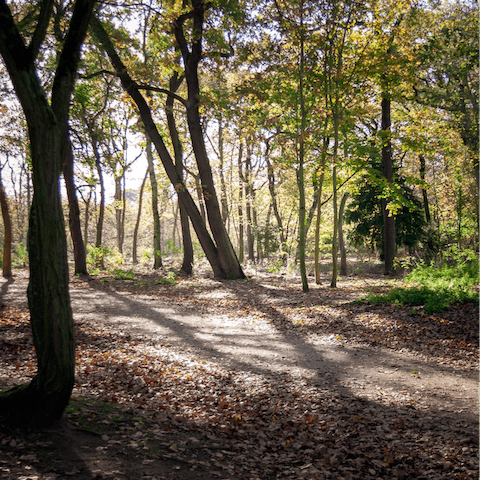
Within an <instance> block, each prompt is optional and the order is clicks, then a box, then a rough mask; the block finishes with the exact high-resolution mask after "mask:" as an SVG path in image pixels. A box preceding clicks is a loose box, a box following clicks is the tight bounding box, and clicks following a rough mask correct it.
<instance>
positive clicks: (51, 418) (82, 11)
mask: <svg viewBox="0 0 480 480" xmlns="http://www.w3.org/2000/svg"><path fill="white" fill-rule="evenodd" d="M94 3H95V2H94V1H93V0H77V2H76V3H75V6H74V11H73V15H72V17H71V20H70V25H69V29H68V33H67V36H66V38H65V41H64V44H63V49H62V52H61V54H60V57H59V59H58V66H57V69H56V72H55V78H54V82H53V88H52V94H51V103H52V104H51V105H49V103H48V100H47V95H46V93H45V91H44V89H43V88H42V86H41V85H40V81H39V79H38V78H39V77H38V75H37V72H36V67H35V56H36V54H37V53H38V51H39V50H40V46H41V43H42V40H43V38H44V36H45V34H46V31H47V27H48V23H49V19H50V16H51V12H52V8H51V7H52V5H53V2H44V3H42V7H46V8H45V9H44V8H41V9H40V12H39V19H38V25H37V30H36V31H35V35H33V38H32V43H31V44H30V46H29V47H26V46H25V43H24V39H23V38H22V37H21V36H20V34H19V32H18V30H17V27H16V25H15V22H14V20H13V17H12V15H11V12H10V10H9V8H8V7H7V6H6V4H5V2H3V1H2V2H0V32H2V33H1V35H0V53H1V54H2V57H3V59H4V63H5V65H6V67H7V69H8V72H9V74H10V78H11V80H12V83H13V85H14V88H15V92H16V94H17V96H18V98H19V100H20V103H21V104H22V108H23V111H24V113H25V117H26V121H27V126H28V133H29V138H30V153H31V163H32V172H33V186H34V196H33V202H32V207H31V209H30V220H29V231H28V249H29V260H30V281H29V285H28V290H27V296H28V306H29V309H30V323H31V327H32V334H33V343H34V345H35V353H36V357H37V373H36V375H35V377H34V378H33V379H32V380H31V381H30V383H28V384H26V385H23V386H20V387H15V388H13V389H11V390H8V391H6V392H2V394H0V414H1V415H3V416H6V417H7V418H9V419H10V420H11V421H15V422H18V423H20V424H23V425H26V426H29V427H30V428H32V427H33V428H35V427H44V426H49V425H52V424H54V423H55V422H56V421H58V420H59V419H60V418H61V416H62V414H63V411H64V409H65V407H66V406H67V404H68V401H69V398H70V394H71V392H72V388H73V385H74V381H75V342H74V330H73V318H72V311H71V308H70V297H69V291H68V261H67V241H66V235H65V224H64V218H63V211H62V205H61V201H60V192H59V176H60V173H61V170H62V165H63V163H64V161H65V156H64V147H65V146H64V145H62V141H64V140H65V138H66V134H67V133H66V132H68V114H69V108H70V98H71V94H72V92H73V88H74V82H75V78H76V70H77V66H78V62H79V59H80V46H81V44H82V43H83V39H84V37H85V34H86V30H87V27H88V22H89V20H90V17H91V14H92V11H93V6H94ZM49 6H50V8H49ZM42 31H43V33H42ZM37 34H38V35H37ZM34 43H35V44H34Z"/></svg>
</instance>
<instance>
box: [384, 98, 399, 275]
mask: <svg viewBox="0 0 480 480" xmlns="http://www.w3.org/2000/svg"><path fill="white" fill-rule="evenodd" d="M390 110H391V106H390V97H389V95H388V94H387V93H385V92H384V93H383V94H382V133H383V135H384V138H383V145H382V174H383V176H384V178H385V179H386V181H387V183H389V184H390V183H392V182H393V158H392V141H391V130H390V129H391V124H392V123H391V112H390ZM388 200H389V199H388V198H384V199H382V211H383V230H384V231H383V235H384V242H383V254H384V256H385V267H384V273H385V275H390V274H391V273H392V272H393V260H394V258H395V246H396V244H395V217H394V216H393V214H392V212H390V211H389V210H388Z"/></svg>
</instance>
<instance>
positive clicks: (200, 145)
mask: <svg viewBox="0 0 480 480" xmlns="http://www.w3.org/2000/svg"><path fill="white" fill-rule="evenodd" d="M207 8H208V6H207V3H206V2H205V1H204V0H191V5H190V8H189V10H188V11H187V13H183V14H181V15H179V16H178V17H177V18H176V19H175V20H174V22H173V27H174V34H175V39H176V41H177V44H178V46H179V48H180V52H181V54H182V58H183V65H184V70H185V80H186V82H187V91H188V98H187V101H186V103H185V106H186V112H187V124H188V129H189V132H190V138H191V141H192V147H193V151H194V153H195V159H196V161H197V167H198V172H199V174H200V178H201V181H202V190H203V198H204V200H205V206H206V209H207V215H208V223H209V225H210V229H211V231H212V235H213V238H214V239H215V242H216V244H217V247H218V257H219V260H220V263H221V265H222V268H223V270H224V271H225V272H226V274H227V276H228V278H231V279H241V278H245V274H244V273H243V270H242V267H241V265H240V262H239V261H238V258H237V255H236V253H235V250H234V248H233V245H232V243H231V241H230V238H229V236H228V233H227V229H226V226H225V223H224V222H223V219H222V214H221V210H220V204H219V201H218V197H217V193H216V191H215V185H214V181H213V175H212V169H211V166H210V162H209V159H208V155H207V150H206V147H205V139H204V136H203V130H202V124H201V120H200V110H199V99H200V83H199V77H198V68H199V64H200V62H201V60H202V58H203V52H202V39H203V29H204V23H205V13H206V11H207ZM188 20H191V23H192V25H191V30H190V31H187V28H186V23H187V21H188ZM187 39H190V44H189V42H188V40H187Z"/></svg>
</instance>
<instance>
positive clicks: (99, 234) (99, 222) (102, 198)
mask: <svg viewBox="0 0 480 480" xmlns="http://www.w3.org/2000/svg"><path fill="white" fill-rule="evenodd" d="M90 136H91V140H92V148H93V152H94V154H95V166H96V167H97V173H98V178H99V181H100V212H99V214H98V220H97V234H96V238H95V247H96V248H102V236H103V220H104V218H105V185H104V182H103V170H102V163H101V160H100V152H99V150H98V142H97V138H96V134H95V133H94V132H93V129H92V130H91V132H90ZM96 267H98V268H102V269H104V268H105V259H104V258H103V253H102V254H101V255H100V259H99V260H98V262H97V265H96Z"/></svg>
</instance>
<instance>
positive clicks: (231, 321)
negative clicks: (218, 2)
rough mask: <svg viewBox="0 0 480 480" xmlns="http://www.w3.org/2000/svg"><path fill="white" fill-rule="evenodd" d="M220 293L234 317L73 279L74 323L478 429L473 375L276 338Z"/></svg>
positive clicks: (353, 348)
mask: <svg viewBox="0 0 480 480" xmlns="http://www.w3.org/2000/svg"><path fill="white" fill-rule="evenodd" d="M222 286H223V284H221V283H219V282H214V281H212V285H211V289H210V290H209V292H208V296H209V301H210V302H212V303H213V305H214V304H215V302H222V304H223V305H225V304H227V305H228V302H229V301H231V302H232V309H231V311H230V312H228V307H227V309H226V313H215V311H213V312H212V311H205V309H204V308H203V307H202V306H200V305H199V306H198V308H196V307H195V304H194V303H193V305H192V303H189V304H188V305H184V304H182V302H181V301H176V300H175V298H172V299H171V300H166V298H167V297H164V298H158V297H157V296H154V295H151V294H145V295H141V294H136V295H134V294H132V293H130V292H128V291H115V290H114V289H113V288H110V287H109V285H108V284H101V283H100V282H99V281H98V280H94V281H91V282H85V281H80V280H77V279H73V280H72V285H71V299H72V308H73V312H74V319H75V321H76V322H77V323H81V322H82V321H84V320H86V319H89V320H92V319H95V321H96V322H97V323H98V324H101V323H111V324H113V325H116V326H117V327H118V328H120V329H123V330H127V331H129V332H130V333H135V334H136V335H138V336H139V337H141V338H142V341H145V342H147V343H148V344H150V345H153V346H155V345H157V344H158V345H164V344H169V345H171V351H172V355H179V356H180V357H186V356H191V357H195V358H198V359H205V360H209V361H213V362H215V363H218V364H219V365H221V366H222V367H223V368H226V369H235V370H238V371H242V372H244V373H245V374H246V375H247V377H248V375H250V374H255V375H261V376H263V377H266V378H272V379H274V378H278V377H281V376H282V375H283V376H284V375H285V374H288V375H289V376H291V377H294V378H299V379H301V378H302V377H306V378H308V379H310V380H311V381H312V382H313V383H314V384H315V383H316V384H318V385H319V386H324V387H328V388H329V389H331V390H332V392H336V391H337V392H339V393H341V394H347V395H355V396H357V397H363V398H366V399H369V400H370V401H372V400H374V401H379V400H381V401H382V402H387V403H388V402H395V403H397V404H408V403H410V404H412V405H415V408H416V410H420V411H423V412H424V413H425V415H427V416H428V415H429V412H430V411H432V412H433V411H435V416H438V415H441V416H442V415H445V417H446V418H449V417H451V416H452V415H453V414H455V415H456V416H457V417H461V418H464V419H465V420H466V421H469V422H477V421H478V417H477V414H478V373H477V372H476V371H475V370H464V369H462V368H459V367H453V366H448V365H441V364H438V363H432V362H429V361H428V360H427V359H426V358H422V357H420V356H416V355H412V354H411V353H408V354H406V353H403V352H400V351H399V352H396V351H393V350H392V349H386V348H382V347H379V346H375V347H365V346H359V345H349V344H348V343H347V342H343V341H341V340H340V339H338V338H336V336H334V335H332V334H330V333H329V334H322V333H317V334H315V335H307V336H305V335H302V334H300V333H297V332H296V331H295V329H291V330H289V331H283V332H282V331H279V330H278V329H277V328H276V327H275V325H273V324H272V323H271V322H268V321H267V320H265V318H262V317H261V316H259V315H257V314H255V313H254V312H252V314H245V312H240V313H239V312H237V310H236V308H235V305H236V304H235V299H236V297H237V296H238V292H236V291H235V290H234V289H231V290H229V289H228V288H227V289H225V288H222ZM26 287H27V278H26V277H25V276H24V277H22V278H17V279H16V280H15V282H11V283H7V282H5V281H4V282H3V284H2V287H1V294H2V297H1V302H2V303H6V304H9V305H14V304H15V305H18V306H23V307H25V306H26V293H25V292H26ZM201 295H202V294H199V296H198V297H199V298H201ZM265 305H266V304H265ZM265 305H263V307H265ZM269 308H272V307H271V306H269ZM212 310H215V309H212ZM224 311H225V310H224ZM412 372H419V373H418V374H412Z"/></svg>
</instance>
